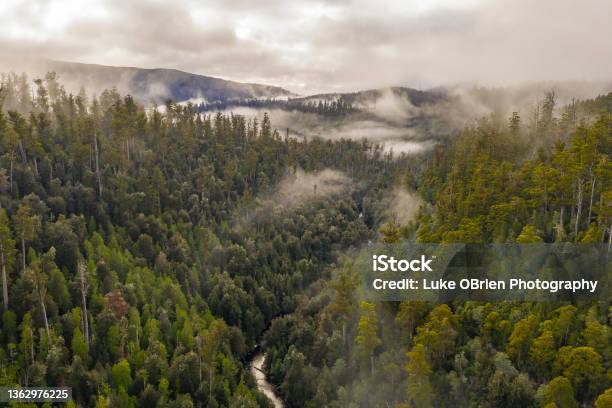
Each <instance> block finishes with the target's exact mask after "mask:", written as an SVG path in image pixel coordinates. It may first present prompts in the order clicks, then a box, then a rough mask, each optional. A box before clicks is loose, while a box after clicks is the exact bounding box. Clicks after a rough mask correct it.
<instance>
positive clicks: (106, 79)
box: [0, 59, 296, 103]
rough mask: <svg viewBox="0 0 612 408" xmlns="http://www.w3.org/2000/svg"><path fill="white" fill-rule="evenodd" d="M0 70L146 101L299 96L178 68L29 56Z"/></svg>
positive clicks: (228, 99) (197, 100)
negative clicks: (46, 76)
mask: <svg viewBox="0 0 612 408" xmlns="http://www.w3.org/2000/svg"><path fill="white" fill-rule="evenodd" d="M0 70H4V71H6V70H13V71H15V72H17V73H20V72H26V73H27V74H29V75H30V76H31V77H32V76H43V75H44V74H45V73H46V72H49V71H54V72H56V73H57V74H58V76H59V79H60V82H61V83H62V84H64V85H65V86H66V87H67V88H68V89H69V90H70V91H72V92H77V91H78V90H79V89H80V87H81V86H83V87H84V88H85V89H86V90H87V92H88V93H100V92H101V91H103V90H104V89H110V88H112V87H116V88H117V89H118V90H119V92H120V93H122V94H131V95H132V96H134V97H135V98H136V99H138V100H140V101H141V102H143V103H149V102H155V103H163V102H164V101H165V100H167V99H172V100H173V101H175V102H183V101H192V102H194V103H201V102H227V101H231V100H245V99H254V98H266V99H268V98H279V99H286V98H288V97H292V96H296V95H295V94H293V93H292V92H290V91H288V90H286V89H283V88H281V87H277V86H269V85H262V84H251V83H241V82H234V81H227V80H224V79H220V78H214V77H209V76H204V75H197V74H191V73H188V72H184V71H179V70H175V69H163V68H158V69H146V68H135V67H115V66H106V65H97V64H82V63H76V62H65V61H54V60H33V59H30V60H27V61H10V62H7V61H4V62H3V63H0Z"/></svg>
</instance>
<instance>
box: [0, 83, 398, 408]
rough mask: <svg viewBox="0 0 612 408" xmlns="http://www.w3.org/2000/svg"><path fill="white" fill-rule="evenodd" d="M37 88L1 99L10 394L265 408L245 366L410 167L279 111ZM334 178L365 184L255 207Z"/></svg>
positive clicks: (0, 350)
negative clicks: (209, 108) (285, 189)
mask: <svg viewBox="0 0 612 408" xmlns="http://www.w3.org/2000/svg"><path fill="white" fill-rule="evenodd" d="M34 85H35V86H34V87H33V88H32V89H31V88H30V86H29V83H28V81H27V79H26V77H25V76H15V75H9V76H3V80H2V92H1V94H0V98H1V100H0V102H2V103H3V106H4V108H3V109H2V110H1V112H0V190H1V191H0V193H1V194H0V205H1V208H0V263H1V265H0V266H1V267H2V285H3V295H2V298H3V309H2V323H1V325H0V328H1V332H0V384H1V385H15V384H21V385H22V386H37V385H48V386H60V385H69V386H71V387H72V389H73V397H74V402H76V403H77V404H78V405H80V406H91V407H93V406H96V407H106V406H108V407H110V406H112V407H132V406H139V407H145V406H146V407H151V406H177V407H189V406H209V407H216V406H232V407H249V406H262V407H264V406H269V401H268V400H267V399H266V398H265V397H264V396H263V394H260V393H259V392H257V391H256V389H255V384H254V382H253V379H252V377H251V376H250V374H249V373H248V372H247V370H245V366H244V361H245V358H246V356H247V355H248V353H249V352H250V350H251V348H252V347H253V346H254V344H255V343H256V341H257V339H258V338H259V336H260V335H261V333H262V331H263V330H264V329H265V328H266V326H268V324H269V323H270V321H271V320H272V319H273V318H274V317H275V316H277V315H279V314H285V313H290V312H292V311H293V310H294V308H295V307H296V300H295V299H296V295H297V294H299V293H300V292H301V291H302V289H303V288H305V287H307V286H308V285H309V284H310V283H312V282H314V281H317V280H318V279H320V278H321V277H324V276H325V274H326V273H327V272H328V268H327V267H326V265H328V264H329V263H331V262H332V261H333V260H334V259H335V255H334V254H335V252H336V251H341V250H343V249H344V248H348V247H350V246H352V245H355V244H358V243H360V242H362V241H363V240H364V239H366V238H368V237H371V236H372V235H371V234H372V232H371V231H372V230H371V227H372V226H373V225H375V224H376V223H377V222H378V220H380V217H381V212H380V210H379V209H378V208H377V206H376V205H375V204H369V205H368V206H367V208H364V204H363V203H364V202H370V203H373V202H374V199H373V197H375V196H376V191H377V190H378V189H384V188H387V187H389V186H390V185H391V183H392V180H393V179H394V178H395V175H396V174H398V172H399V169H401V168H402V161H401V160H400V161H396V160H392V157H390V156H389V155H388V154H385V153H384V152H383V150H382V148H381V147H380V146H375V145H371V144H369V143H367V142H363V143H357V142H351V141H347V140H341V141H337V142H333V143H332V142H328V141H322V140H319V139H315V140H311V141H309V142H298V141H297V140H295V139H282V138H281V137H280V136H279V135H278V133H277V132H276V131H275V130H273V129H272V128H271V126H270V120H269V118H268V117H267V116H266V117H265V118H264V120H263V121H262V122H261V123H258V122H257V121H256V120H247V119H245V118H244V117H242V116H238V115H229V116H226V115H222V114H215V115H200V114H198V113H197V112H196V110H195V108H194V107H192V106H180V105H175V104H172V103H170V102H169V103H167V104H166V106H165V110H163V113H162V112H160V111H158V110H153V111H150V112H146V111H145V110H143V109H142V108H141V107H140V106H139V105H138V104H137V103H136V102H135V101H134V100H133V98H131V97H130V96H126V97H121V96H120V95H119V94H118V93H117V92H116V91H114V90H110V91H105V92H103V93H102V94H101V95H100V96H99V97H97V98H93V100H91V101H89V100H88V98H87V96H86V94H85V93H84V92H81V93H79V94H78V95H76V96H75V95H72V94H68V93H67V92H66V91H65V90H64V88H63V87H62V86H61V85H60V84H59V83H58V81H57V78H56V76H55V75H54V74H52V73H51V74H49V75H47V76H46V78H45V79H44V80H36V81H35V82H34ZM327 167H335V168H337V169H340V170H342V171H344V172H346V173H347V174H349V175H350V176H351V177H353V178H355V179H356V180H363V181H364V182H362V183H356V184H355V185H354V186H353V187H352V188H351V190H350V191H349V192H348V193H344V194H342V195H336V196H329V197H321V199H320V200H316V201H314V202H313V203H312V204H308V203H306V204H305V205H300V206H298V207H295V208H291V209H287V210H284V209H283V208H268V207H262V205H264V204H261V202H260V201H259V199H258V198H257V197H260V196H266V195H268V194H271V192H272V191H273V187H274V186H275V185H276V184H277V183H278V181H279V180H280V179H282V178H283V177H285V176H286V175H287V174H288V173H289V174H290V173H292V172H295V171H296V169H298V168H302V169H304V170H305V171H309V172H316V171H318V170H322V169H324V168H327ZM366 179H367V180H366ZM266 205H267V204H266ZM244 209H247V210H248V211H251V212H252V213H254V214H255V216H254V217H250V218H249V220H250V219H254V221H244V220H242V217H241V214H242V212H243V211H244Z"/></svg>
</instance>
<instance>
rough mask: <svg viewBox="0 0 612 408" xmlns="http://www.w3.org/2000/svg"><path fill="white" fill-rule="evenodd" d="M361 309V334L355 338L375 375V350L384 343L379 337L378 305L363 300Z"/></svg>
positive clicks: (363, 357)
mask: <svg viewBox="0 0 612 408" xmlns="http://www.w3.org/2000/svg"><path fill="white" fill-rule="evenodd" d="M359 309H360V310H361V317H360V318H359V323H358V330H359V335H358V336H357V337H356V338H355V342H356V343H357V347H358V349H359V354H360V355H361V357H362V359H364V360H366V361H367V360H369V362H370V371H371V373H372V375H374V352H375V351H376V348H377V347H378V346H380V345H381V344H382V342H381V340H380V338H379V337H378V320H377V317H376V306H375V305H374V304H373V303H369V302H366V301H361V303H360V304H359Z"/></svg>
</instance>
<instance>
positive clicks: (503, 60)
mask: <svg viewBox="0 0 612 408" xmlns="http://www.w3.org/2000/svg"><path fill="white" fill-rule="evenodd" d="M610 15H612V2H610V1H607V0H584V1H581V2H575V1H573V0H541V1H536V2H534V1H531V0H489V1H478V0H471V1H462V2H457V1H452V0H436V1H424V0H395V1H388V2H386V3H385V4H384V5H381V4H379V3H376V2H370V1H365V0H346V1H343V0H327V1H325V0H314V1H311V0H297V1H291V2H278V1H271V0H262V1H258V2H251V1H246V0H237V1H233V2H231V3H227V2H225V1H221V0H208V1H198V0H182V1H175V0H172V1H170V0H134V1H125V0H93V1H91V2H88V4H87V7H86V8H85V9H83V6H82V3H81V2H79V1H77V0H33V1H12V2H2V4H0V19H1V20H2V21H3V25H2V27H0V49H2V50H3V51H2V52H3V53H4V54H9V53H17V54H20V55H25V56H34V55H35V56H46V57H48V58H54V59H65V60H74V61H79V62H87V63H100V64H108V65H123V66H125V65H127V66H141V67H148V68H151V67H164V68H177V69H182V70H186V71H190V72H195V73H200V74H204V75H213V76H220V77H224V78H228V79H234V80H240V81H247V82H263V83H269V84H273V85H281V86H285V87H287V88H289V89H291V90H294V91H296V92H299V93H303V94H305V93H311V92H315V91H345V90H354V89H364V88H372V87H381V86H388V85H407V86H412V87H420V88H425V87H430V86H436V85H448V84H456V83H465V82H469V83H473V82H479V83H482V84H487V85H491V84H494V85H507V84H512V83H517V82H522V81H536V80H566V79H577V80H597V79H604V80H607V79H610V78H609V76H610V72H612V48H611V47H610V46H609V38H611V37H612V25H611V24H609V21H608V20H609V16H610Z"/></svg>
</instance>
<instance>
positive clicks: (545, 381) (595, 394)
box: [266, 93, 612, 408]
mask: <svg viewBox="0 0 612 408" xmlns="http://www.w3.org/2000/svg"><path fill="white" fill-rule="evenodd" d="M610 101H612V94H609V95H607V96H605V97H599V98H597V99H595V100H591V101H585V102H574V103H572V104H570V105H568V106H566V107H563V108H561V109H560V115H559V116H556V115H554V112H555V109H554V108H555V106H554V105H555V97H554V94H553V93H550V94H548V95H546V98H545V99H544V101H543V103H542V104H541V107H540V108H538V111H537V112H536V114H534V116H533V119H532V120H529V121H527V123H525V124H523V123H522V121H521V117H520V116H519V114H518V113H515V114H513V115H512V117H511V118H510V120H509V122H505V123H504V121H501V120H500V119H499V118H495V117H491V118H487V119H484V120H482V121H480V122H478V123H476V124H474V125H471V126H468V127H467V128H466V129H465V130H464V131H463V132H462V133H461V134H460V135H459V136H458V137H457V138H456V139H453V140H452V141H449V142H448V143H447V144H446V145H445V146H441V147H440V148H439V149H437V150H436V151H435V152H434V154H433V155H432V156H431V157H430V159H429V160H428V161H427V163H426V164H425V165H424V167H423V169H422V172H421V173H420V174H419V176H418V177H417V179H416V182H417V184H418V189H419V191H420V192H421V194H422V196H423V197H425V198H426V199H427V201H428V202H429V204H428V205H426V206H424V207H423V209H422V211H421V214H420V216H419V217H418V219H417V221H416V223H414V224H412V225H408V226H400V225H397V224H396V223H395V222H389V223H387V224H386V225H384V227H383V228H381V230H380V232H381V235H380V239H382V240H383V241H385V242H395V241H398V240H399V239H401V238H402V237H404V238H408V239H416V240H417V241H418V242H473V243H479V242H481V243H489V242H519V243H532V242H582V243H603V242H606V243H608V242H610V239H611V235H612V230H611V223H612V212H611V209H612V190H611V189H612V180H611V178H612V163H611V162H610V154H611V153H612V110H611V109H610V106H611V105H610ZM309 295H310V296H311V297H310V298H309V299H308V298H307V297H304V298H302V302H301V303H300V305H299V307H298V309H297V311H296V312H295V313H293V314H292V315H290V316H285V317H282V318H278V319H276V320H274V321H273V323H272V326H271V328H270V330H269V331H268V332H267V333H266V340H267V350H268V358H267V361H266V364H267V370H268V373H269V376H270V379H271V380H272V381H273V382H274V383H275V384H277V386H278V389H279V390H280V392H281V393H282V395H283V396H284V398H285V400H286V401H287V403H288V406H290V407H304V406H306V407H322V406H327V407H366V406H367V407H387V406H398V407H399V406H401V407H446V406H458V407H469V406H482V407H517V406H520V407H536V406H542V407H548V408H551V407H558V408H561V407H577V406H593V405H595V406H596V407H597V408H602V407H609V406H612V405H611V404H612V389H610V388H609V387H610V386H611V385H612V377H611V375H612V362H611V357H612V342H611V338H610V334H611V333H610V326H611V319H612V313H611V312H612V309H611V308H610V305H609V303H606V302H589V303H580V304H565V303H563V304H561V303H517V302H497V303H482V302H466V303H458V302H457V303H455V304H449V305H446V304H441V305H435V304H430V303H426V302H416V301H405V302H401V303H400V302H379V303H371V302H367V301H360V298H361V296H360V291H359V280H358V278H357V277H356V276H355V275H354V271H353V270H352V269H351V257H350V256H347V257H346V259H345V260H344V267H342V268H339V269H338V270H336V271H335V273H334V278H333V280H332V281H331V282H330V283H329V284H328V285H327V286H326V288H325V290H321V288H313V289H312V291H311V292H309Z"/></svg>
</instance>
